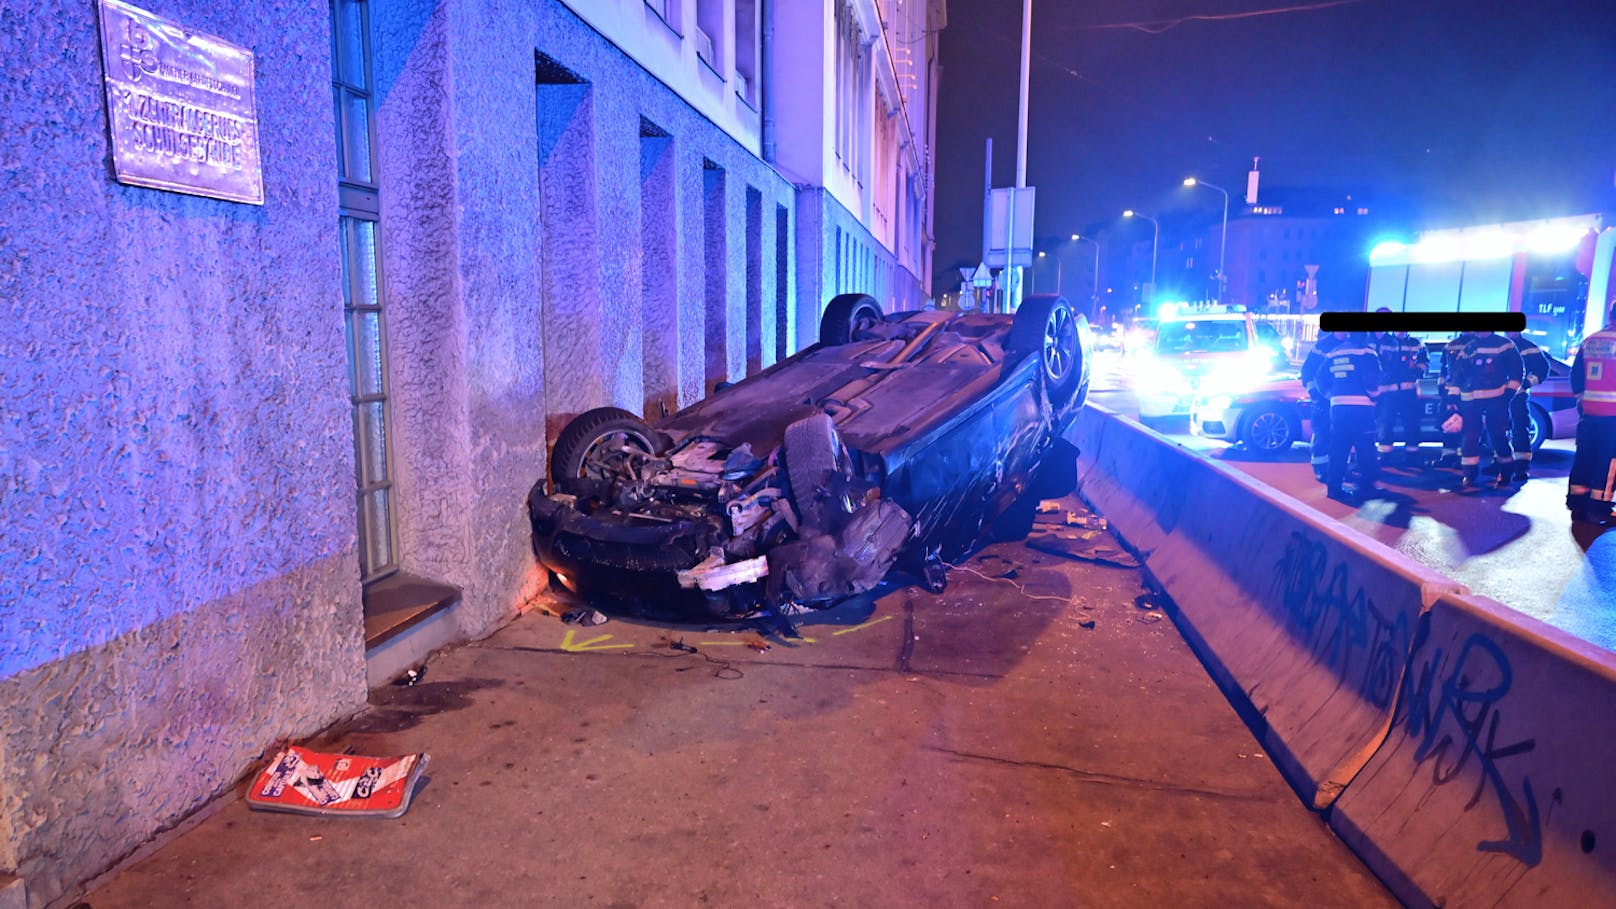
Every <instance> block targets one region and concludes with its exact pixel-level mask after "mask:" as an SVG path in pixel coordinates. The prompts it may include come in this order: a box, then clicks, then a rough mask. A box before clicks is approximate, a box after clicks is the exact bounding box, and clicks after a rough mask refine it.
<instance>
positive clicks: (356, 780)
mask: <svg viewBox="0 0 1616 909" xmlns="http://www.w3.org/2000/svg"><path fill="white" fill-rule="evenodd" d="M426 765H427V756H426V755H425V754H403V755H395V756H391V757H364V756H362V755H353V754H326V753H322V752H319V751H311V750H309V749H307V748H302V747H299V746H297V745H292V746H290V747H288V748H286V749H284V750H282V751H281V752H280V753H278V754H276V755H275V759H274V760H272V761H270V762H269V765H268V766H267V767H265V768H264V770H263V772H262V773H259V774H258V776H257V778H256V779H254V780H253V784H252V788H251V789H250V790H249V791H248V793H247V807H249V808H254V809H257V810H259V811H286V812H291V813H293V814H318V815H327V816H334V815H341V816H346V817H398V816H400V815H402V814H403V813H404V812H406V811H408V810H409V807H410V800H411V799H412V798H414V797H415V790H416V788H417V787H418V785H419V784H420V782H421V776H422V774H423V773H424V772H425V770H426ZM313 839H316V840H318V839H319V837H317V836H316V837H313Z"/></svg>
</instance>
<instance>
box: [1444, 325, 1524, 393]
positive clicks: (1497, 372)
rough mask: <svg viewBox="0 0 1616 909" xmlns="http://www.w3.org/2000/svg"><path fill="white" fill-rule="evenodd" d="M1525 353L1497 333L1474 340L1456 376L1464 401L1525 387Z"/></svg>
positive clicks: (1460, 357)
mask: <svg viewBox="0 0 1616 909" xmlns="http://www.w3.org/2000/svg"><path fill="white" fill-rule="evenodd" d="M1521 372H1522V370H1521V352H1520V351H1518V350H1516V349H1515V345H1514V344H1512V343H1510V340H1509V339H1508V338H1506V337H1504V336H1503V335H1500V334H1496V333H1494V332H1487V333H1486V334H1478V335H1476V336H1474V337H1472V338H1471V339H1470V343H1468V344H1466V345H1465V347H1464V353H1462V354H1461V355H1460V356H1459V365H1458V368H1457V372H1456V378H1457V379H1458V385H1459V399H1460V400H1461V401H1486V400H1489V399H1491V398H1499V397H1503V396H1505V395H1508V394H1513V393H1514V392H1517V391H1520V388H1521Z"/></svg>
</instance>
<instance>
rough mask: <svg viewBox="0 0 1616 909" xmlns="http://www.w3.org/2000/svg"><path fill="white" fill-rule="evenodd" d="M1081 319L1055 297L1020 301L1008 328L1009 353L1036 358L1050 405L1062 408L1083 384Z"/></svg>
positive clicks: (1044, 296)
mask: <svg viewBox="0 0 1616 909" xmlns="http://www.w3.org/2000/svg"><path fill="white" fill-rule="evenodd" d="M1081 319H1082V316H1079V315H1078V314H1077V312H1076V311H1075V310H1073V309H1072V304H1070V303H1068V302H1067V301H1066V298H1065V297H1062V296H1060V295H1058V294H1037V295H1034V296H1031V297H1028V298H1027V299H1026V300H1024V301H1023V302H1022V304H1021V306H1020V308H1018V309H1017V310H1016V319H1015V322H1014V323H1013V324H1012V325H1011V327H1010V350H1011V351H1012V352H1014V353H1015V354H1018V355H1032V356H1036V357H1037V358H1038V372H1039V376H1040V379H1041V381H1042V382H1043V383H1044V388H1045V389H1047V392H1048V394H1049V399H1050V401H1052V402H1054V403H1055V404H1056V405H1057V406H1065V405H1066V404H1067V403H1068V402H1069V401H1071V400H1072V397H1073V395H1074V394H1075V393H1076V392H1077V390H1078V386H1079V385H1080V384H1082V381H1083V369H1084V364H1083V344H1082V339H1081V333H1082V328H1081V325H1082V322H1081Z"/></svg>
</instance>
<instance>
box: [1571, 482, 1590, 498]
mask: <svg viewBox="0 0 1616 909" xmlns="http://www.w3.org/2000/svg"><path fill="white" fill-rule="evenodd" d="M1592 491H1593V490H1591V489H1589V488H1588V487H1586V486H1578V485H1576V484H1572V485H1570V486H1567V487H1566V492H1567V493H1569V494H1571V495H1574V496H1585V495H1587V494H1588V493H1590V492H1592Z"/></svg>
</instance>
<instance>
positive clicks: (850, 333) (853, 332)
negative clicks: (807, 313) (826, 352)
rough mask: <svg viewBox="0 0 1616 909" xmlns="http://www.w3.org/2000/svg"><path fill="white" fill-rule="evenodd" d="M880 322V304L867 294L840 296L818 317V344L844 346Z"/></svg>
mask: <svg viewBox="0 0 1616 909" xmlns="http://www.w3.org/2000/svg"><path fill="white" fill-rule="evenodd" d="M879 321H881V304H879V303H877V302H875V298H874V297H872V296H870V295H869V294H842V295H840V296H837V297H834V298H832V299H831V301H830V302H829V303H828V304H826V305H825V314H824V315H822V316H820V317H819V343H821V344H826V345H836V344H846V343H848V342H850V341H853V340H855V339H856V338H857V337H858V335H859V333H860V332H861V331H863V330H864V329H865V328H868V327H869V326H871V325H874V324H875V323H877V322H879Z"/></svg>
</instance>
